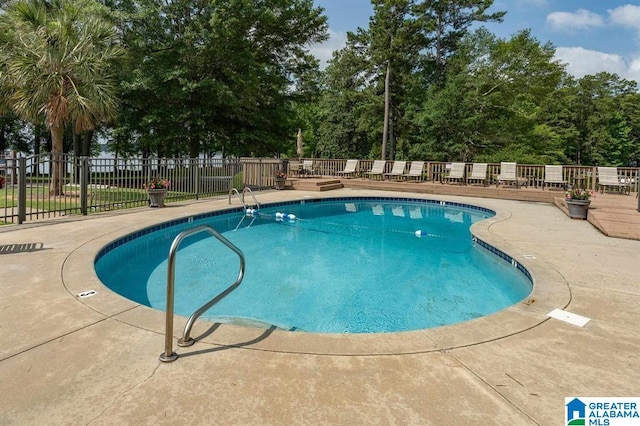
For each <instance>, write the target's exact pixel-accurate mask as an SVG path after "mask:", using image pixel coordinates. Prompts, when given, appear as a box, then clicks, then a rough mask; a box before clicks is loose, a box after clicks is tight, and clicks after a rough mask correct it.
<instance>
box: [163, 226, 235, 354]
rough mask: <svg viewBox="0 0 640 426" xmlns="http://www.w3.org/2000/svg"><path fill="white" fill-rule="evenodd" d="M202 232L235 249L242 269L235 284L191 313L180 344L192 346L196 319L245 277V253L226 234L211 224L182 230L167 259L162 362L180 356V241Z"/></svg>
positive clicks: (174, 241)
mask: <svg viewBox="0 0 640 426" xmlns="http://www.w3.org/2000/svg"><path fill="white" fill-rule="evenodd" d="M200 232H208V233H209V234H210V235H211V236H213V237H216V238H217V239H218V241H220V242H221V243H223V244H224V245H226V246H227V247H228V248H230V249H231V250H232V251H234V252H235V253H236V254H237V255H238V257H239V259H240V271H239V272H238V279H236V281H235V282H234V283H233V284H231V285H230V286H229V287H228V288H227V289H226V290H224V291H223V292H222V293H220V294H218V295H217V296H216V297H214V298H213V299H211V300H210V301H209V302H207V303H206V304H204V305H203V306H202V307H201V308H199V309H198V310H196V311H195V312H194V313H193V314H191V316H190V317H189V319H188V320H187V324H186V325H185V327H184V335H183V336H182V339H180V341H178V345H180V346H190V345H192V344H193V343H194V340H193V339H192V338H191V337H190V336H189V335H190V333H191V327H192V326H193V323H194V322H195V320H196V319H197V318H198V317H199V316H200V315H202V314H203V313H204V312H205V311H206V310H207V309H209V308H211V307H212V306H213V305H215V304H216V303H218V301H220V300H221V299H222V298H224V297H225V296H226V295H227V294H229V293H231V292H232V291H233V290H234V289H235V288H236V287H238V286H239V285H240V283H241V282H242V279H243V278H244V269H245V259H244V254H243V253H242V251H241V250H240V249H239V248H238V247H236V246H235V245H234V244H233V243H232V242H231V241H229V240H227V239H226V238H225V237H224V236H222V234H220V233H219V232H218V231H216V230H215V229H213V228H212V227H211V226H209V225H200V226H196V227H195V228H193V229H189V230H186V231H182V232H181V233H180V234H178V236H177V237H176V238H175V239H174V240H173V243H171V248H170V249H169V258H168V259H167V309H166V319H165V334H164V353H162V354H160V361H162V362H171V361H175V360H176V359H177V358H178V355H177V354H176V353H175V352H173V299H174V293H175V291H174V288H175V268H176V266H175V264H176V254H177V253H178V247H180V243H182V240H184V239H185V238H187V237H189V236H191V235H193V234H197V233H200Z"/></svg>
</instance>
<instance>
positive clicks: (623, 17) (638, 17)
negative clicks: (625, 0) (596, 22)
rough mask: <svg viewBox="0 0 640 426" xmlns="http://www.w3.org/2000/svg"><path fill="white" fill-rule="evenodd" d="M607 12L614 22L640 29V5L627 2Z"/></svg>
mask: <svg viewBox="0 0 640 426" xmlns="http://www.w3.org/2000/svg"><path fill="white" fill-rule="evenodd" d="M607 12H609V19H610V20H611V22H612V23H614V24H618V25H622V26H623V27H629V28H635V29H636V30H638V31H640V6H634V5H631V4H627V5H625V6H620V7H616V8H615V9H609V10H608V11H607Z"/></svg>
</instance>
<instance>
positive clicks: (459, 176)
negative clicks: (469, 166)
mask: <svg viewBox="0 0 640 426" xmlns="http://www.w3.org/2000/svg"><path fill="white" fill-rule="evenodd" d="M465 168H466V164H465V163H451V170H449V174H448V175H446V176H443V177H442V183H445V182H452V181H453V182H459V183H460V185H463V184H464V170H465Z"/></svg>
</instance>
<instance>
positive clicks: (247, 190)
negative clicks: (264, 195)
mask: <svg viewBox="0 0 640 426" xmlns="http://www.w3.org/2000/svg"><path fill="white" fill-rule="evenodd" d="M247 193H248V194H249V195H251V198H253V201H254V203H255V209H256V210H260V203H259V202H258V199H257V198H256V196H255V195H254V193H253V191H252V190H251V188H249V187H248V186H245V187H244V189H243V190H242V194H240V192H239V191H238V189H237V188H231V189H230V190H229V204H231V197H232V196H233V195H235V196H236V197H237V198H238V200H240V203H241V204H242V205H243V206H244V209H245V210H246V209H248V208H250V207H251V206H250V205H249V204H248V203H247V202H246V201H245V200H244V196H245V194H247Z"/></svg>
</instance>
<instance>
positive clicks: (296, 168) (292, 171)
mask: <svg viewBox="0 0 640 426" xmlns="http://www.w3.org/2000/svg"><path fill="white" fill-rule="evenodd" d="M301 171H302V163H301V162H300V161H297V160H289V170H288V174H289V176H291V177H294V176H300V172H301Z"/></svg>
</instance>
